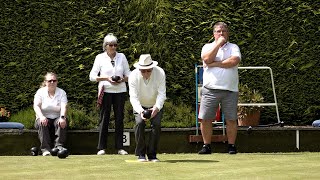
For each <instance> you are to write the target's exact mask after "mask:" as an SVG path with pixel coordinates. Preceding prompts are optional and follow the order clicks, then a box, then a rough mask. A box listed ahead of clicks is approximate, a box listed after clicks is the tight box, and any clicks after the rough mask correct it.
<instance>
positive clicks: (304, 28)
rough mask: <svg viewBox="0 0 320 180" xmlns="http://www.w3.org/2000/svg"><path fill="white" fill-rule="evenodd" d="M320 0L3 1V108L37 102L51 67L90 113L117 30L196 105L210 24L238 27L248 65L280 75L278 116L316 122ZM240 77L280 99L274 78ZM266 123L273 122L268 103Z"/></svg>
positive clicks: (182, 100)
mask: <svg viewBox="0 0 320 180" xmlns="http://www.w3.org/2000/svg"><path fill="white" fill-rule="evenodd" d="M319 9H320V7H319V3H318V2H317V1H313V0H279V1H272V0H267V1H266V0H248V1H244V0H234V1H227V0H222V1H212V0H185V1H180V0H108V1H106V0H96V1H85V0H61V1H54V0H2V1H1V2H0V16H1V18H0V39H1V42H0V51H1V53H0V68H1V70H0V104H4V105H5V106H7V107H8V108H9V109H10V110H11V111H12V112H13V113H15V112H18V111H19V110H21V109H23V108H25V107H29V106H30V105H31V104H32V100H33V95H34V93H35V91H36V90H37V88H38V86H39V84H40V83H41V81H42V76H43V75H44V74H45V72H47V71H54V72H56V73H58V75H59V80H60V82H59V86H60V87H61V88H63V89H65V90H66V92H67V94H68V98H69V100H70V101H71V102H72V103H76V104H80V105H82V106H83V107H84V108H85V109H87V110H88V111H90V107H92V106H91V105H92V103H93V102H94V101H95V99H96V95H97V87H96V86H97V85H96V84H95V83H92V82H90V81H89V78H88V76H89V72H90V70H91V67H92V64H93V61H94V58H95V56H96V55H97V54H98V53H101V52H102V41H103V37H104V36H105V35H106V34H107V33H110V32H112V33H114V34H115V35H116V36H117V37H118V38H119V45H120V46H119V48H118V51H119V52H123V53H125V54H126V56H127V59H128V61H129V64H130V65H132V64H133V63H134V62H135V61H137V60H138V58H139V55H140V54H142V53H150V54H151V55H152V57H153V59H154V60H157V61H158V62H159V65H160V66H161V67H163V68H164V69H165V71H166V74H167V94H168V98H169V99H168V101H171V102H174V103H175V104H186V105H188V106H191V107H194V101H195V88H194V87H195V85H194V64H195V63H199V61H200V51H201V47H202V46H203V44H204V43H206V42H209V41H212V39H211V37H212V36H211V35H212V27H211V23H212V22H216V21H220V20H222V21H226V22H227V23H229V24H230V28H231V36H230V41H231V42H234V43H237V44H238V45H239V46H240V49H241V52H242V56H243V58H242V61H241V66H269V67H271V68H272V70H273V72H274V79H275V86H276V92H277V98H278V103H279V110H280V118H281V119H282V120H284V121H286V122H291V121H292V123H296V124H297V123H305V124H307V123H310V122H312V121H313V120H315V119H319V118H320V112H319V111H320V95H319V83H320V76H319V70H320V68H319V64H320V63H319V54H320V52H319V49H320V48H319V46H320V43H319V37H320V31H319V30H320V26H319V22H320V19H319V14H320V12H319V11H320V10H319ZM240 79H241V81H244V82H246V83H247V84H249V85H251V86H253V87H254V88H260V89H261V90H259V91H261V92H262V93H263V94H264V96H265V99H266V101H272V100H273V97H272V93H270V92H272V91H271V90H270V85H269V84H267V85H265V84H261V82H263V81H268V80H269V79H270V77H269V75H268V74H267V73H265V72H262V71H261V72H260V71H253V72H251V71H250V72H248V71H241V72H240ZM264 112H265V113H264V116H263V118H264V121H272V120H275V117H276V116H275V113H274V109H272V108H271V109H269V108H266V110H265V111H264Z"/></svg>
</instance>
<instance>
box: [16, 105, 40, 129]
mask: <svg viewBox="0 0 320 180" xmlns="http://www.w3.org/2000/svg"><path fill="white" fill-rule="evenodd" d="M35 119H36V115H35V112H34V110H33V107H28V108H25V109H23V110H21V111H19V112H18V113H15V114H12V116H11V118H10V121H11V122H19V123H21V124H23V125H24V128H26V129H34V121H35Z"/></svg>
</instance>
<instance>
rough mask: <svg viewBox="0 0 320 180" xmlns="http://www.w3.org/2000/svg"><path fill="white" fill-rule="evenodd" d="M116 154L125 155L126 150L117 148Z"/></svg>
mask: <svg viewBox="0 0 320 180" xmlns="http://www.w3.org/2000/svg"><path fill="white" fill-rule="evenodd" d="M118 154H120V155H127V154H128V152H127V151H125V150H123V149H119V150H118Z"/></svg>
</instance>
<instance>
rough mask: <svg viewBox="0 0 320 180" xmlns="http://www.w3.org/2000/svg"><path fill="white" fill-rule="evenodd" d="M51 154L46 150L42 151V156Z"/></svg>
mask: <svg viewBox="0 0 320 180" xmlns="http://www.w3.org/2000/svg"><path fill="white" fill-rule="evenodd" d="M50 155H51V153H50V151H48V150H45V151H43V153H42V156H50Z"/></svg>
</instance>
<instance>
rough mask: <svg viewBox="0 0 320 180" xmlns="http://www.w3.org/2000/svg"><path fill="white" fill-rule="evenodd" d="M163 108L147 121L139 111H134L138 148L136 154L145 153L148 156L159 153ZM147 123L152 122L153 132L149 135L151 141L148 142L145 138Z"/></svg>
mask: <svg viewBox="0 0 320 180" xmlns="http://www.w3.org/2000/svg"><path fill="white" fill-rule="evenodd" d="M162 112H163V110H160V111H159V112H158V114H157V115H156V116H155V117H153V118H152V119H150V120H148V121H147V122H145V121H144V120H143V119H142V118H141V115H140V114H138V113H137V112H134V115H135V120H136V125H135V127H134V133H135V140H136V149H135V154H136V155H137V156H139V155H145V154H147V155H148V157H155V156H156V154H157V149H158V144H159V140H160V132H161V118H162ZM146 123H151V132H150V136H149V141H148V142H147V143H146V140H145V127H146Z"/></svg>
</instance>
